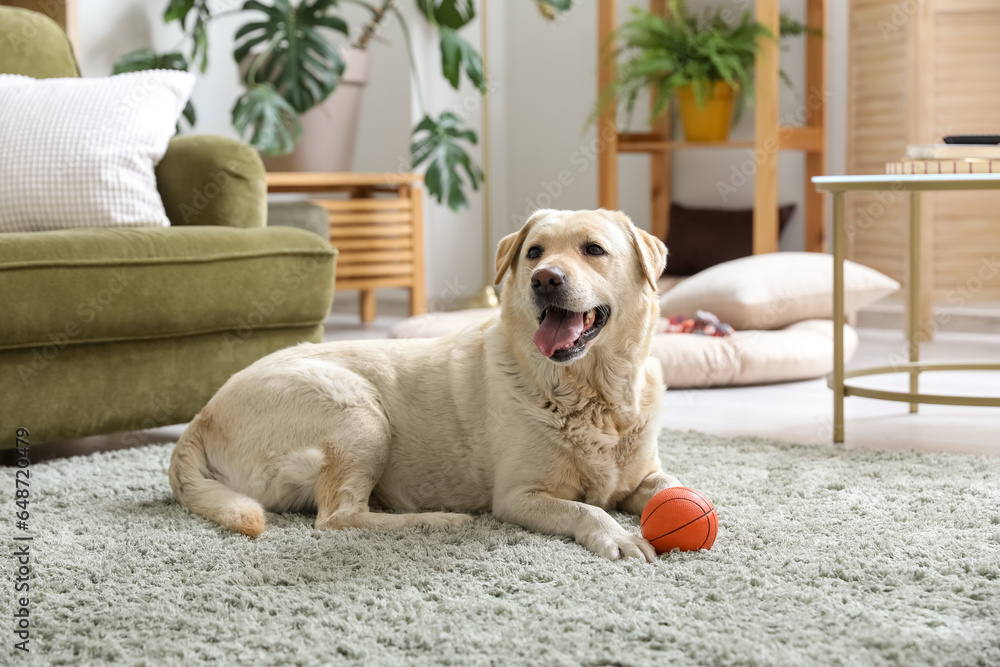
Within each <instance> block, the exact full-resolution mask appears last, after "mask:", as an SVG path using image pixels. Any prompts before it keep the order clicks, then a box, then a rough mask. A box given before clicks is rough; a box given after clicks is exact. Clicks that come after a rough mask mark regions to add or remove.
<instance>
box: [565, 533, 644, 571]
mask: <svg viewBox="0 0 1000 667" xmlns="http://www.w3.org/2000/svg"><path fill="white" fill-rule="evenodd" d="M583 546H585V547H587V548H588V549H590V550H591V551H593V552H594V553H595V554H597V555H598V556H604V557H605V558H607V559H608V560H625V559H627V558H644V559H645V560H646V562H647V563H652V562H653V561H654V560H656V550H655V549H654V548H653V545H652V544H650V543H649V542H647V541H646V540H644V539H643V538H641V537H639V536H638V535H632V534H631V533H629V532H627V531H625V530H622V531H621V532H618V531H616V532H614V533H611V532H606V531H601V532H599V533H596V534H594V535H591V536H589V537H588V538H587V539H585V540H583Z"/></svg>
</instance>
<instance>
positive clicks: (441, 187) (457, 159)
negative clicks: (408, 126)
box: [410, 111, 483, 211]
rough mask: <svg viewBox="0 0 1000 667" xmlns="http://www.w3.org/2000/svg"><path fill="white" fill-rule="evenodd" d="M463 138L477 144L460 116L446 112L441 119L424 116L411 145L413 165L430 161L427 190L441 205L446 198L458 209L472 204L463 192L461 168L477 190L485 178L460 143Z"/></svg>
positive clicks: (448, 202) (426, 176) (416, 165)
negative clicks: (463, 125)
mask: <svg viewBox="0 0 1000 667" xmlns="http://www.w3.org/2000/svg"><path fill="white" fill-rule="evenodd" d="M462 139H464V140H466V141H468V142H469V143H473V144H474V143H476V133H475V132H473V131H472V130H463V129H462V128H461V120H460V119H459V117H458V116H456V115H455V114H454V113H452V112H450V111H445V112H444V113H442V114H441V117H440V118H439V119H438V120H434V119H433V118H431V117H430V116H424V119H423V120H421V121H420V124H418V125H417V126H416V127H415V128H414V129H413V141H412V143H411V144H410V159H411V160H412V162H413V166H414V167H418V166H420V165H421V164H423V163H424V162H426V163H427V169H426V171H425V174H424V183H425V184H426V185H427V191H428V192H430V193H431V195H432V196H433V197H434V198H435V199H437V201H438V203H439V204H440V203H441V202H442V201H445V200H446V201H447V204H448V207H449V208H451V209H452V210H454V211H458V210H461V209H463V208H465V207H466V206H468V205H469V202H468V199H467V198H466V196H465V193H464V192H463V191H462V186H463V182H462V176H461V173H460V171H459V170H462V171H464V172H465V174H466V176H467V177H468V179H469V183H470V184H471V185H472V189H473V190H477V189H479V184H480V183H481V182H482V180H483V172H482V170H480V168H479V166H478V165H476V163H475V162H473V161H472V158H470V157H469V154H468V153H466V152H465V149H464V148H462V146H461V145H460V144H459V143H458V141H459V140H462Z"/></svg>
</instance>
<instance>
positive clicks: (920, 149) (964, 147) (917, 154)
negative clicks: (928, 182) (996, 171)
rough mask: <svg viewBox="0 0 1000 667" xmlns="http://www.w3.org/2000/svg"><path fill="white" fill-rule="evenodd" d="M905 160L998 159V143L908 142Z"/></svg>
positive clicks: (999, 158)
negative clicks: (993, 144) (992, 144)
mask: <svg viewBox="0 0 1000 667" xmlns="http://www.w3.org/2000/svg"><path fill="white" fill-rule="evenodd" d="M905 159H907V160H971V159H979V160H1000V145H998V146H990V145H983V144H910V145H909V146H907V147H906V157H905Z"/></svg>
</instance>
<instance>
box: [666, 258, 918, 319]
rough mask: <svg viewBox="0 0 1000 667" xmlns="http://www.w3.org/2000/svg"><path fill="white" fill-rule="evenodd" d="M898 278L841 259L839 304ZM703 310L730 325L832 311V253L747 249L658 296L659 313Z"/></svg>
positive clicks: (867, 296)
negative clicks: (750, 252)
mask: <svg viewBox="0 0 1000 667" xmlns="http://www.w3.org/2000/svg"><path fill="white" fill-rule="evenodd" d="M898 289H899V283H897V282H896V281H895V280H893V279H892V278H890V277H888V276H886V275H883V274H881V273H879V272H878V271H876V270H875V269H872V268H869V267H867V266H863V265H861V264H856V263H854V262H850V261H848V262H845V263H844V310H845V311H846V312H847V313H848V315H849V316H850V315H853V313H856V312H857V311H858V309H860V308H864V307H865V306H867V305H868V304H870V303H874V302H875V301H878V300H879V299H881V298H883V297H885V296H888V295H890V294H892V293H893V292H895V291H897V290H898ZM699 310H706V311H708V312H710V313H713V314H715V316H716V317H718V318H719V319H720V320H721V321H723V322H726V323H727V324H731V325H733V327H734V328H736V329H781V328H783V327H786V326H788V325H789V324H794V323H795V322H801V321H803V320H810V319H830V318H832V317H833V257H831V256H830V255H826V254H823V253H815V252H775V253H768V254H765V255H753V256H750V257H743V258H741V259H735V260H733V261H731V262H725V263H723V264H717V265H716V266H713V267H711V268H708V269H705V270H704V271H702V272H701V273H698V274H696V275H694V276H691V277H690V278H688V279H686V280H684V281H683V282H681V283H680V284H678V285H676V286H674V287H673V288H672V289H669V290H667V291H666V292H664V293H663V294H662V295H661V296H660V315H662V316H663V317H673V316H675V315H685V316H691V315H694V314H695V312H696V311H699Z"/></svg>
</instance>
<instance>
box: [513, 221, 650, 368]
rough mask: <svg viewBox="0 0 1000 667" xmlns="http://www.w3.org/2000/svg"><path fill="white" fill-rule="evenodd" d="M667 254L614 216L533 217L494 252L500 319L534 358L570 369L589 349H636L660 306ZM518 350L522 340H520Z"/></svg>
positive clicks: (628, 224)
mask: <svg viewBox="0 0 1000 667" xmlns="http://www.w3.org/2000/svg"><path fill="white" fill-rule="evenodd" d="M666 259H667V249H666V247H664V245H663V243H662V242H661V241H660V240H659V239H657V238H655V237H653V236H651V235H650V234H647V233H646V232H644V231H642V230H641V229H638V228H637V227H636V226H635V225H633V224H632V221H631V220H629V219H628V217H627V216H626V215H625V214H624V213H620V212H618V211H606V210H603V209H600V210H597V211H555V210H549V209H545V210H541V211H537V212H536V213H535V214H534V215H532V216H531V218H530V219H529V220H528V221H527V222H526V223H525V224H524V227H522V228H521V229H520V231H518V232H515V233H513V234H511V235H509V236H506V237H504V239H503V240H501V241H500V247H499V250H498V252H497V277H496V284H500V282H501V281H502V280H503V279H504V276H505V275H508V274H509V275H508V277H507V281H506V284H505V286H504V289H503V295H502V307H503V317H504V319H505V321H507V322H508V324H509V325H512V328H511V331H512V333H513V334H514V335H515V336H517V335H519V333H520V334H524V333H525V332H527V331H532V332H533V333H532V334H531V341H532V342H533V343H534V345H535V347H536V348H537V350H538V353H539V354H541V355H542V356H543V357H545V358H547V359H549V360H550V361H552V362H555V363H558V364H569V363H572V362H574V361H576V360H577V359H580V358H582V357H583V356H585V355H586V354H587V351H588V350H589V349H590V348H591V347H595V346H597V347H600V346H602V345H611V344H612V343H605V342H604V341H606V340H611V341H614V344H616V345H618V346H620V347H625V348H627V347H630V346H635V344H636V342H637V340H638V339H639V338H642V337H646V336H648V334H649V333H650V332H651V331H650V329H651V327H652V325H653V322H655V319H656V314H657V313H658V306H657V301H656V279H657V278H659V276H660V274H661V273H663V268H664V266H665V264H666ZM517 343H518V344H520V343H521V341H517Z"/></svg>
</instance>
